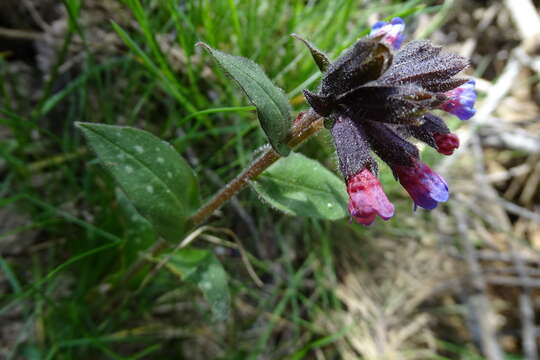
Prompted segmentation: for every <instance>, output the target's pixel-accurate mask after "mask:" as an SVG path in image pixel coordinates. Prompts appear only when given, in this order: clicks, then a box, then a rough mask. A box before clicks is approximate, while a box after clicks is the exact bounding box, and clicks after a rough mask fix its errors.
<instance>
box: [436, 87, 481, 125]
mask: <svg viewBox="0 0 540 360" xmlns="http://www.w3.org/2000/svg"><path fill="white" fill-rule="evenodd" d="M474 86H475V81H474V80H473V79H471V80H469V81H467V82H466V83H465V84H463V85H461V86H459V87H457V88H455V89H453V90H450V91H448V92H446V93H445V95H446V96H447V97H448V100H447V101H446V102H444V103H443V104H442V105H441V106H440V108H441V109H442V110H444V111H446V112H449V113H450V114H453V115H456V116H457V117H458V118H460V119H461V120H469V119H470V118H472V117H473V116H474V114H475V113H476V109H475V108H474V103H475V101H476V92H475V91H474Z"/></svg>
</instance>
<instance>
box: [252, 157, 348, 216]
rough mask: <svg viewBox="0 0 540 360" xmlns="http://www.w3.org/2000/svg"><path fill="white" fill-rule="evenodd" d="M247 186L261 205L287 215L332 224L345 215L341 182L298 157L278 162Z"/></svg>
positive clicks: (345, 195)
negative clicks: (327, 221)
mask: <svg viewBox="0 0 540 360" xmlns="http://www.w3.org/2000/svg"><path fill="white" fill-rule="evenodd" d="M251 184H252V186H253V188H254V189H255V191H257V193H258V194H259V195H260V196H261V197H262V198H263V199H264V200H265V201H267V202H268V203H269V204H270V205H272V206H273V207H275V208H276V209H278V210H281V211H283V212H284V213H287V214H291V215H299V216H307V217H314V218H320V219H332V220H335V219H340V218H343V217H345V216H347V214H348V212H347V202H348V195H347V191H346V190H345V184H344V182H343V180H341V179H340V178H338V177H337V176H336V175H335V174H334V173H333V172H331V171H330V170H328V169H327V168H325V167H324V166H322V165H321V164H320V163H319V162H318V161H315V160H312V159H309V158H307V157H305V156H304V155H302V154H298V153H292V154H291V155H289V156H288V157H286V158H282V159H280V160H278V161H277V162H276V163H275V164H273V165H272V166H270V167H269V168H268V169H267V170H266V171H265V172H263V173H262V174H261V175H260V176H259V177H257V178H256V179H255V180H253V181H252V183H251Z"/></svg>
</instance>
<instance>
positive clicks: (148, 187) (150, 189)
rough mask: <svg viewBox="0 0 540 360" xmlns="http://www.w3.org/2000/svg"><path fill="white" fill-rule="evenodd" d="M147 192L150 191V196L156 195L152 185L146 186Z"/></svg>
mask: <svg viewBox="0 0 540 360" xmlns="http://www.w3.org/2000/svg"><path fill="white" fill-rule="evenodd" d="M146 191H148V192H149V193H150V194H153V193H154V187H153V186H152V185H146Z"/></svg>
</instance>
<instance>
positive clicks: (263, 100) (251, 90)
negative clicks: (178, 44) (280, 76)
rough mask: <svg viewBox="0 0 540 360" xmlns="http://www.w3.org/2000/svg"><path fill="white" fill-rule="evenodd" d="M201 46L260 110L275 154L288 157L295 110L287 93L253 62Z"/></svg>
mask: <svg viewBox="0 0 540 360" xmlns="http://www.w3.org/2000/svg"><path fill="white" fill-rule="evenodd" d="M197 45H200V46H203V47H204V48H205V49H206V50H208V52H209V53H210V54H211V55H212V56H213V57H214V59H215V60H216V61H217V63H218V64H219V65H220V66H221V67H222V68H223V70H225V72H226V73H227V74H229V75H230V76H231V77H232V78H233V79H234V80H235V81H236V82H237V83H238V85H239V86H240V87H241V88H242V90H243V91H244V92H245V93H246V95H247V96H248V98H249V100H250V101H251V103H252V104H253V105H254V106H255V107H256V108H257V114H258V115H259V122H260V124H261V127H262V128H263V130H264V132H265V134H266V136H267V137H268V140H269V141H270V144H271V145H272V147H273V148H274V150H276V151H277V152H278V153H279V154H280V155H283V156H286V155H288V154H289V152H290V149H289V147H288V146H287V144H286V141H285V140H286V138H287V135H288V133H289V130H290V128H291V124H292V122H291V114H290V112H291V107H290V105H289V101H288V100H287V96H286V95H285V93H283V91H282V90H281V89H280V88H278V87H276V86H275V85H274V84H273V83H272V81H271V80H270V79H269V78H268V76H266V74H265V73H264V72H263V71H262V70H261V68H260V67H259V66H258V65H257V64H255V63H254V62H253V61H251V60H249V59H246V58H243V57H241V56H233V55H229V54H226V53H224V52H221V51H219V50H216V49H212V48H211V47H210V46H208V45H207V44H205V43H198V44H197Z"/></svg>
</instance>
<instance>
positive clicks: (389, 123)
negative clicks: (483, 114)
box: [304, 18, 476, 225]
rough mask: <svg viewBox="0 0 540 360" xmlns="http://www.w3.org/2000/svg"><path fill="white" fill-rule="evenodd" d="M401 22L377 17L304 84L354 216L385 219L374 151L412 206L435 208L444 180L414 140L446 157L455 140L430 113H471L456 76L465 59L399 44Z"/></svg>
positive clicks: (467, 86) (469, 88)
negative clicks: (314, 85)
mask: <svg viewBox="0 0 540 360" xmlns="http://www.w3.org/2000/svg"><path fill="white" fill-rule="evenodd" d="M404 28H405V24H404V22H403V20H401V19H399V18H395V19H393V20H392V21H391V22H390V23H386V22H379V23H377V24H375V25H374V26H373V28H372V30H371V34H370V36H368V37H366V38H363V39H360V40H358V41H357V42H356V43H355V44H354V45H353V46H352V47H351V48H350V49H348V50H347V51H345V53H344V54H343V55H342V56H340V57H339V58H337V59H336V60H335V61H334V62H330V61H329V60H328V61H327V63H329V65H328V66H327V67H324V68H323V69H322V70H323V71H324V74H323V77H322V80H321V85H320V87H319V88H318V90H317V92H311V91H308V90H304V95H305V97H306V100H307V101H308V103H309V104H310V105H311V107H312V109H313V110H314V111H315V112H316V113H317V114H319V115H320V116H322V117H325V118H326V120H325V126H327V128H328V129H329V130H330V131H331V133H332V137H333V140H334V144H335V146H336V152H337V156H338V160H339V167H340V170H341V173H342V174H343V177H344V179H345V180H346V182H347V190H348V192H349V198H350V200H349V211H350V213H351V215H352V216H353V217H354V218H355V219H356V221H357V222H359V223H361V224H365V225H369V224H371V223H372V222H373V221H374V220H375V218H376V216H377V215H378V216H380V217H381V218H383V219H385V220H386V219H388V218H390V217H391V216H392V215H393V214H394V207H393V206H392V204H391V203H390V202H389V201H388V199H387V198H386V195H384V192H383V190H382V187H381V186H380V182H379V181H378V180H377V177H376V176H377V161H376V160H375V159H374V158H373V153H375V154H376V155H378V157H379V158H380V159H381V160H382V161H384V162H385V163H387V164H388V165H389V166H390V168H392V170H393V172H394V174H395V175H396V177H397V179H398V180H399V182H400V183H401V185H403V187H404V188H405V189H406V190H407V192H408V193H409V194H410V196H411V197H412V199H413V200H414V203H415V204H416V206H420V207H422V208H425V209H433V208H435V207H436V206H437V204H438V203H439V202H443V201H446V200H448V185H447V183H446V181H445V180H444V179H443V178H442V177H441V176H439V175H438V174H437V173H435V172H433V171H432V170H431V169H430V168H429V167H428V166H427V165H426V164H424V163H423V162H421V161H420V154H419V152H418V148H417V147H416V146H415V145H414V144H413V143H412V142H411V139H413V138H415V139H418V140H420V141H423V142H425V143H426V144H428V145H429V146H431V147H433V148H434V149H435V150H437V151H438V152H439V153H441V154H445V155H450V154H452V152H453V151H454V150H455V149H456V148H458V146H459V139H458V137H457V136H456V135H455V134H452V133H451V132H450V129H448V127H447V126H446V124H445V123H444V121H443V120H442V119H441V118H440V117H438V116H435V115H434V114H433V113H432V111H434V110H439V109H443V110H446V111H448V112H450V113H452V114H455V115H457V116H458V117H459V118H460V119H469V118H470V117H471V116H472V115H473V114H474V112H475V110H474V102H475V100H476V94H475V92H474V80H469V79H467V78H463V77H459V76H456V75H458V74H459V72H461V71H462V70H463V69H465V68H466V67H467V66H468V64H469V61H468V60H467V59H465V58H463V57H461V56H459V55H457V54H453V53H449V52H445V51H443V50H442V48H441V47H438V46H434V45H433V44H432V43H431V42H429V41H427V40H415V41H410V42H408V43H406V44H404V45H403V47H400V46H401V43H402V41H403V34H402V33H403V30H404Z"/></svg>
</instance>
